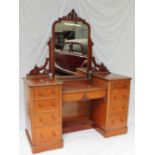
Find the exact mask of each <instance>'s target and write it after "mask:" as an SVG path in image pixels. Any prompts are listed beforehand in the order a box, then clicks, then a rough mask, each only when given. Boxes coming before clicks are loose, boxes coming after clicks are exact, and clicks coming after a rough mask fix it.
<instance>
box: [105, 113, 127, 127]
mask: <svg viewBox="0 0 155 155" xmlns="http://www.w3.org/2000/svg"><path fill="white" fill-rule="evenodd" d="M126 125H127V113H119V114H113V115H110V116H109V121H108V128H109V129H120V128H123V127H126Z"/></svg>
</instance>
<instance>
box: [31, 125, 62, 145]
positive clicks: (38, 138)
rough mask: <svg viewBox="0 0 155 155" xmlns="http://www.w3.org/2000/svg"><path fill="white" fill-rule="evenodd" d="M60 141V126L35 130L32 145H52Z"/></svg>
mask: <svg viewBox="0 0 155 155" xmlns="http://www.w3.org/2000/svg"><path fill="white" fill-rule="evenodd" d="M59 140H61V126H60V125H55V126H53V127H44V128H35V129H34V145H40V144H44V143H52V142H56V141H59Z"/></svg>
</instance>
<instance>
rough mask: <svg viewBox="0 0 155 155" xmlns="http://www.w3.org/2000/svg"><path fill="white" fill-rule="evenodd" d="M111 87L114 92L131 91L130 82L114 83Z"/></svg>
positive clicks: (120, 81)
mask: <svg viewBox="0 0 155 155" xmlns="http://www.w3.org/2000/svg"><path fill="white" fill-rule="evenodd" d="M111 87H112V89H113V90H115V89H129V87H130V80H119V81H112V82H111Z"/></svg>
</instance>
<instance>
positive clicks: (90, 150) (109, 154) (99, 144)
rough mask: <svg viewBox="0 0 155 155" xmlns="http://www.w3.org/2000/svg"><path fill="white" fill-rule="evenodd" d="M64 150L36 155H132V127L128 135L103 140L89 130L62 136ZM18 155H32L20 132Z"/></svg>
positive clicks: (96, 133) (94, 131)
mask: <svg viewBox="0 0 155 155" xmlns="http://www.w3.org/2000/svg"><path fill="white" fill-rule="evenodd" d="M63 138H64V148H62V149H57V150H52V151H46V152H43V153H38V154H37V155H134V145H135V144H134V125H132V124H130V128H129V129H128V133H127V134H125V135H121V136H115V137H112V138H104V137H103V136H101V135H100V134H99V133H98V132H97V131H96V130H94V129H89V130H83V131H78V132H72V133H68V134H64V135H63ZM20 155H32V153H31V150H30V146H29V143H28V140H27V137H26V136H25V132H24V131H23V130H22V131H20Z"/></svg>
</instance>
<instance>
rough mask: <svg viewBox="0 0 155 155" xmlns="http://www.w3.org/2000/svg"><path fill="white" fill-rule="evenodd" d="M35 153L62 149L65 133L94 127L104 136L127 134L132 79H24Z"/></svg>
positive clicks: (112, 77)
mask: <svg viewBox="0 0 155 155" xmlns="http://www.w3.org/2000/svg"><path fill="white" fill-rule="evenodd" d="M24 83H25V96H26V103H27V105H26V106H27V130H26V133H27V135H28V138H29V141H30V144H31V148H32V152H33V153H37V152H42V151H45V150H49V149H56V148H60V147H62V146H63V140H62V134H63V133H67V132H73V131H78V130H85V129H90V128H95V129H96V131H98V132H99V133H100V134H102V135H103V136H104V137H111V136H115V135H120V134H125V133H126V132H127V119H128V106H129V105H128V102H129V92H130V78H129V77H125V76H121V75H116V74H110V75H109V74H108V75H107V74H106V75H105V74H102V73H100V74H99V73H97V74H94V75H92V78H91V79H66V78H64V79H56V78H55V79H51V78H50V77H48V76H44V77H41V78H40V77H39V78H38V77H27V78H25V79H24Z"/></svg>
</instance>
